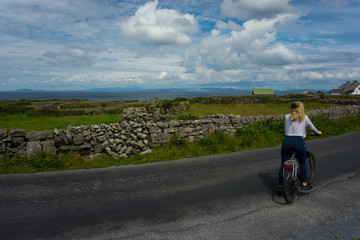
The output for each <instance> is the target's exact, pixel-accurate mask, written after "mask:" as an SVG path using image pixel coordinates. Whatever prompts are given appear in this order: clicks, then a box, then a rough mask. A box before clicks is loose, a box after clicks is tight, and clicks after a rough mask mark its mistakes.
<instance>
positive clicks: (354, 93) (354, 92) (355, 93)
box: [351, 85, 360, 95]
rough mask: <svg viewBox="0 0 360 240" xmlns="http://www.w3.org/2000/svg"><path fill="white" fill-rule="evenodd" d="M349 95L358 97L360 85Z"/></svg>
mask: <svg viewBox="0 0 360 240" xmlns="http://www.w3.org/2000/svg"><path fill="white" fill-rule="evenodd" d="M351 95H360V85H359V86H357V87H356V88H355V90H354V91H353V92H352V93H351Z"/></svg>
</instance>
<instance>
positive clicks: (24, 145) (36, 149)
mask: <svg viewBox="0 0 360 240" xmlns="http://www.w3.org/2000/svg"><path fill="white" fill-rule="evenodd" d="M8 133H9V130H8V129H0V140H1V141H0V156H7V157H10V158H11V157H13V156H14V155H18V156H21V157H33V156H36V155H38V154H40V153H41V152H42V151H44V152H46V153H56V148H55V144H54V143H55V142H54V140H53V132H52V131H51V130H49V131H32V132H28V133H27V134H25V130H24V129H18V128H13V129H11V130H10V135H9V134H8Z"/></svg>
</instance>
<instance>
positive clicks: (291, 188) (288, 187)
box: [283, 168, 297, 203]
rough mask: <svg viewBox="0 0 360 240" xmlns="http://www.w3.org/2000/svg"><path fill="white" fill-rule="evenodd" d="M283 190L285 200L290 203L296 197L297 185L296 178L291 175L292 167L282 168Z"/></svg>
mask: <svg viewBox="0 0 360 240" xmlns="http://www.w3.org/2000/svg"><path fill="white" fill-rule="evenodd" d="M283 191H284V198H285V201H286V202H288V203H292V202H294V201H295V199H296V197H297V186H296V180H295V179H293V177H292V169H290V168H285V169H284V181H283Z"/></svg>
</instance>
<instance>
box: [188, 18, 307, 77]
mask: <svg viewBox="0 0 360 240" xmlns="http://www.w3.org/2000/svg"><path fill="white" fill-rule="evenodd" d="M300 16H301V15H299V14H289V13H285V14H278V15H276V16H275V17H273V18H271V19H268V18H265V19H262V20H255V19H252V20H248V21H246V22H244V23H243V26H242V27H241V26H240V25H234V23H230V24H228V23H225V22H218V24H217V25H216V26H219V27H220V29H228V28H232V29H234V30H232V31H231V32H230V33H227V32H226V31H225V33H222V32H221V31H220V30H219V29H214V30H212V32H211V35H210V36H208V37H207V38H205V39H204V40H203V41H202V42H201V45H200V46H199V49H198V50H194V51H192V52H191V53H189V54H192V55H193V56H191V57H187V60H189V61H195V60H196V59H200V63H198V64H203V65H205V66H206V67H208V68H209V69H213V70H215V71H224V70H238V69H243V68H253V67H257V66H262V67H266V66H276V65H277V66H283V65H287V64H293V63H297V62H302V61H304V59H305V57H304V56H302V55H301V54H299V53H297V52H296V51H295V50H292V49H290V48H289V47H288V46H286V45H285V44H284V43H281V42H279V41H276V40H277V39H276V33H277V31H278V30H282V29H286V28H290V27H292V26H293V24H295V23H296V22H297V19H299V17H300ZM196 55H197V56H198V57H196ZM193 64H195V62H193V63H191V64H190V63H186V64H184V66H191V65H193Z"/></svg>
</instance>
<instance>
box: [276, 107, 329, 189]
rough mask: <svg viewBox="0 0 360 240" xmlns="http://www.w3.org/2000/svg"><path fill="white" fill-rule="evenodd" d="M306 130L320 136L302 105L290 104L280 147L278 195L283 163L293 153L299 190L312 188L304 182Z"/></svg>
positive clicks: (280, 187) (280, 186) (305, 173)
mask: <svg viewBox="0 0 360 240" xmlns="http://www.w3.org/2000/svg"><path fill="white" fill-rule="evenodd" d="M306 128H309V129H310V130H311V131H313V132H314V133H315V134H322V132H321V131H319V130H317V129H316V127H315V126H314V124H313V123H312V122H311V121H310V119H309V117H308V116H307V115H306V114H305V109H304V104H303V103H302V102H295V103H292V104H291V106H290V114H287V115H286V116H285V139H284V141H283V143H282V146H281V166H280V170H279V185H278V187H277V190H278V191H277V193H278V194H279V195H281V194H282V184H283V168H284V162H285V161H286V160H288V159H289V158H290V157H291V155H292V152H295V155H296V158H297V159H298V161H299V164H300V178H301V183H302V185H301V189H302V190H311V189H312V188H313V187H312V186H311V185H310V184H309V183H307V182H306V177H307V169H306V149H305V142H304V138H305V137H306Z"/></svg>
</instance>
